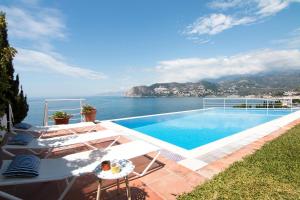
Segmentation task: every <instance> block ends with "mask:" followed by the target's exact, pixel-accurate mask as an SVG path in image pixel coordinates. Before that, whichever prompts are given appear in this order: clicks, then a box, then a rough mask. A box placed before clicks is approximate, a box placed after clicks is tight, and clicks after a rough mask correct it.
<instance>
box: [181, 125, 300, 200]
mask: <svg viewBox="0 0 300 200" xmlns="http://www.w3.org/2000/svg"><path fill="white" fill-rule="evenodd" d="M177 199H178V200H187V199H188V200H190V199H191V200H193V199H197V200H201V199H206V200H207V199H243V200H244V199H300V125H297V126H295V127H294V128H292V129H290V130H289V131H287V133H285V134H283V135H281V136H280V137H278V138H276V139H275V140H273V141H271V142H269V143H266V144H265V145H264V146H263V147H262V148H261V149H260V150H258V151H256V152H255V153H254V154H252V155H249V156H246V157H245V158H244V159H243V160H242V161H238V162H235V163H234V164H232V165H231V166H230V167H229V168H228V169H226V170H225V171H224V172H221V173H220V174H218V175H216V176H215V177H214V178H213V179H211V180H209V181H207V182H205V183H204V184H202V185H199V186H197V187H196V188H195V189H194V190H193V191H192V192H190V193H187V194H182V195H180V196H179V197H178V198H177Z"/></svg>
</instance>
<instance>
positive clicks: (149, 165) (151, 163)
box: [133, 151, 160, 176]
mask: <svg viewBox="0 0 300 200" xmlns="http://www.w3.org/2000/svg"><path fill="white" fill-rule="evenodd" d="M159 154H160V151H157V154H156V155H155V156H154V158H153V159H152V160H151V162H150V163H149V164H148V165H147V167H146V168H145V169H144V171H143V172H142V173H138V172H133V173H134V174H136V175H138V176H144V175H145V174H146V173H147V171H148V170H149V168H150V167H151V166H152V165H153V163H154V162H155V161H156V159H157V158H158V156H159Z"/></svg>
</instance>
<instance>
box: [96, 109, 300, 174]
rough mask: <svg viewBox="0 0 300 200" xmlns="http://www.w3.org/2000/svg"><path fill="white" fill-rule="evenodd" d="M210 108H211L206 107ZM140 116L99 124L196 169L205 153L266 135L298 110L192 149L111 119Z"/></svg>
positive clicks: (299, 114)
mask: <svg viewBox="0 0 300 200" xmlns="http://www.w3.org/2000/svg"><path fill="white" fill-rule="evenodd" d="M207 109H211V108H207ZM207 109H196V110H187V111H180V112H171V113H162V114H156V115H145V116H141V117H151V116H159V115H169V114H177V113H186V112H194V111H200V110H203V111H204V110H207ZM141 117H129V118H121V119H114V120H105V121H102V122H101V124H102V125H103V126H104V127H106V128H109V129H112V130H117V131H120V132H122V135H126V136H127V137H129V138H131V139H140V140H145V141H147V142H149V143H152V144H154V145H156V146H159V147H160V148H162V149H165V150H167V151H169V152H171V153H173V154H174V155H179V156H182V157H183V158H184V159H183V160H181V161H179V162H178V163H179V164H181V165H184V166H185V167H187V168H189V169H191V170H193V171H196V170H197V169H199V168H201V167H203V166H205V165H207V164H208V163H207V162H205V161H201V159H199V157H201V156H203V155H206V154H208V153H210V152H213V151H216V150H218V149H222V150H225V149H224V147H225V146H226V145H236V146H238V145H239V146H240V147H243V146H246V145H248V144H250V143H252V142H254V141H256V140H258V139H260V138H262V137H264V136H267V135H269V134H271V133H273V132H274V131H276V130H279V129H280V128H282V127H284V126H286V125H288V124H289V123H291V122H293V121H295V120H297V119H300V110H298V111H295V112H293V113H290V114H287V115H284V116H282V117H279V118H277V119H274V120H271V121H269V122H266V123H263V124H260V125H258V126H255V127H252V128H249V129H246V130H244V131H241V132H238V133H235V134H233V135H231V136H227V137H225V138H222V139H219V140H216V141H214V142H211V143H208V144H205V145H202V146H200V147H197V148H195V149H192V150H186V149H184V148H181V147H178V146H176V145H174V144H171V143H168V142H165V141H162V140H160V139H157V138H154V137H152V136H149V135H146V134H144V133H141V132H138V131H135V130H133V129H130V128H127V127H124V126H122V125H119V124H116V123H114V122H113V121H118V120H125V119H136V118H141Z"/></svg>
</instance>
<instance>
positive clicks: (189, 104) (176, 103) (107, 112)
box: [24, 96, 203, 125]
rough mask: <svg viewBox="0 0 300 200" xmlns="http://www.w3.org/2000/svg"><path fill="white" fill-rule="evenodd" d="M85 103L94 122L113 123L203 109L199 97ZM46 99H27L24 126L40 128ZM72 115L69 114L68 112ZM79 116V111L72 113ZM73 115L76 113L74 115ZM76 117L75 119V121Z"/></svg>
mask: <svg viewBox="0 0 300 200" xmlns="http://www.w3.org/2000/svg"><path fill="white" fill-rule="evenodd" d="M83 98H85V99H86V101H85V103H88V104H90V105H93V106H94V107H96V108H97V119H98V120H104V119H116V118H123V117H133V116H141V115H150V114H158V113H165V112H175V111H183V110H191V109H199V108H202V107H203V106H202V98H198V97H159V98H130V97H108V96H94V97H83ZM44 100H45V98H30V99H28V103H29V113H28V116H27V117H26V119H25V120H24V121H25V122H28V123H31V124H34V125H42V124H43V113H44ZM77 107H79V103H78V102H76V103H72V102H67V103H63V102H59V103H50V104H49V110H50V109H62V108H77ZM69 112H70V113H71V114H73V113H72V111H69ZM74 112H78V111H74ZM74 114H75V113H74ZM75 118H78V116H74V119H75Z"/></svg>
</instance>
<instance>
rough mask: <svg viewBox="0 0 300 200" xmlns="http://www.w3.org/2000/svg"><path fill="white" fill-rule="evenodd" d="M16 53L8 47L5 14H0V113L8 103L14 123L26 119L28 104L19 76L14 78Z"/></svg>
mask: <svg viewBox="0 0 300 200" xmlns="http://www.w3.org/2000/svg"><path fill="white" fill-rule="evenodd" d="M16 53H17V51H16V50H15V49H14V48H13V47H11V46H10V45H9V42H8V39H7V24H6V19H5V13H3V12H0V56H1V57H0V65H1V69H0V70H1V75H0V78H1V79H0V91H1V103H0V112H1V111H2V112H3V110H5V109H7V104H8V103H10V104H11V105H12V108H13V114H14V118H15V122H16V123H18V122H21V121H22V120H23V119H24V118H25V117H26V115H27V112H28V104H27V98H26V96H25V95H24V92H23V89H22V87H20V85H19V84H20V83H19V76H18V75H17V76H16V78H15V77H14V72H15V70H14V67H13V58H14V56H15V55H16ZM20 88H21V90H20Z"/></svg>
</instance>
